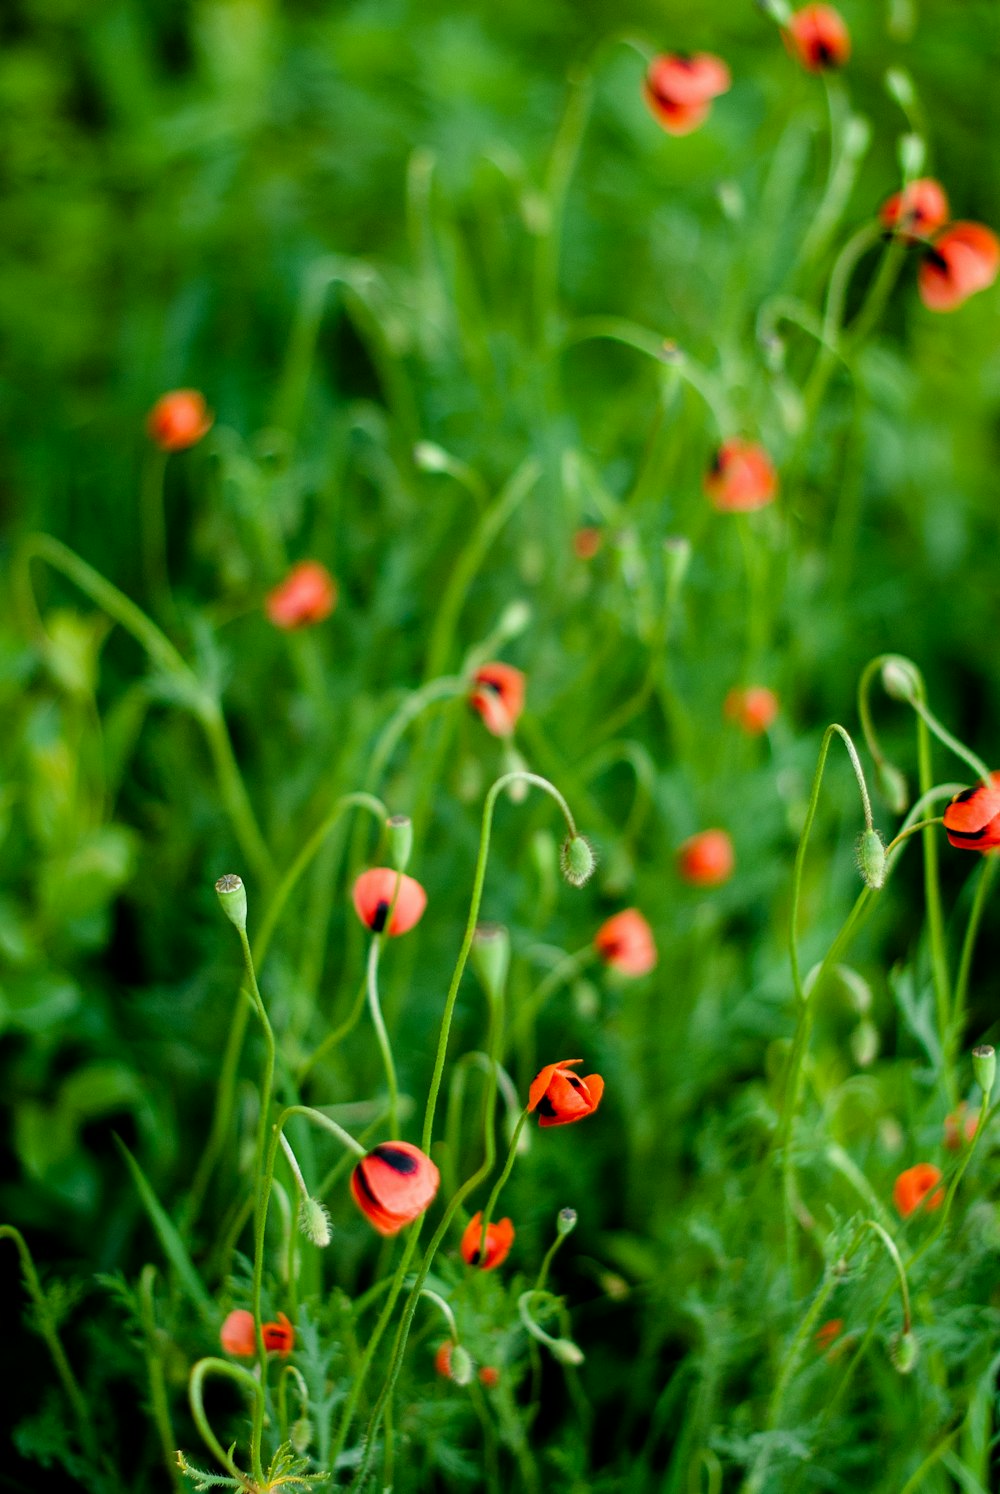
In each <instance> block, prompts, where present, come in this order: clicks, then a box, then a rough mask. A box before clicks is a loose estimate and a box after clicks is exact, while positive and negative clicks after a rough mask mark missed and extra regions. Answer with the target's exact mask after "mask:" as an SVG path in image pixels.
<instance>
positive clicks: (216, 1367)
mask: <svg viewBox="0 0 1000 1494" xmlns="http://www.w3.org/2000/svg"><path fill="white" fill-rule="evenodd" d="M209 1375H220V1376H221V1377H222V1378H223V1379H224V1380H234V1381H235V1382H236V1384H237V1385H240V1386H242V1388H243V1389H244V1390H248V1391H249V1392H250V1394H251V1395H252V1396H253V1407H254V1409H253V1424H254V1426H255V1427H256V1426H258V1424H260V1425H263V1421H264V1388H263V1386H262V1385H261V1384H259V1383H258V1381H256V1380H255V1379H254V1377H253V1375H251V1373H250V1371H249V1370H245V1369H244V1368H243V1366H242V1365H239V1364H230V1362H229V1361H228V1359H214V1358H208V1359H199V1360H198V1363H197V1364H196V1365H195V1366H194V1368H193V1369H192V1370H191V1380H190V1383H189V1385H188V1402H189V1404H190V1406H191V1414H192V1416H193V1417H194V1419H195V1424H196V1426H197V1428H198V1430H199V1432H200V1433H201V1435H202V1440H203V1441H204V1443H205V1445H206V1447H208V1448H209V1449H210V1450H211V1451H212V1452H213V1453H214V1454H215V1456H216V1458H217V1459H218V1460H219V1462H220V1463H221V1464H222V1466H223V1468H225V1470H226V1472H227V1473H229V1474H231V1475H232V1477H233V1478H235V1479H236V1481H237V1483H238V1484H239V1486H240V1488H245V1487H246V1475H245V1474H243V1473H242V1472H241V1471H240V1469H239V1468H238V1467H237V1466H236V1464H235V1463H234V1462H233V1459H232V1458H231V1457H230V1455H229V1453H228V1452H227V1451H226V1449H225V1448H224V1447H223V1446H222V1443H221V1442H220V1441H219V1439H218V1437H216V1435H215V1433H214V1432H213V1430H212V1425H211V1423H210V1421H209V1419H208V1417H207V1416H206V1415H205V1404H204V1397H203V1393H202V1387H203V1385H204V1382H205V1380H206V1378H207V1377H208V1376H209ZM251 1467H252V1470H253V1476H254V1478H255V1479H256V1480H257V1482H258V1484H262V1483H263V1481H264V1470H263V1468H262V1466H261V1462H260V1447H259V1443H258V1449H257V1453H256V1455H254V1454H253V1452H251Z"/></svg>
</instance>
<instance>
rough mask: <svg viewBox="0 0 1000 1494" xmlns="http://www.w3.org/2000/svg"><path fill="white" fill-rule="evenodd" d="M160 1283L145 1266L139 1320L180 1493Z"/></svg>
mask: <svg viewBox="0 0 1000 1494" xmlns="http://www.w3.org/2000/svg"><path fill="white" fill-rule="evenodd" d="M155 1283H156V1267H155V1266H143V1268H142V1274H141V1276H140V1277H139V1293H138V1296H139V1317H140V1322H141V1324H142V1335H143V1348H144V1351H145V1358H146V1372H147V1374H148V1375H149V1405H150V1410H151V1412H152V1415H153V1421H154V1422H155V1423H156V1431H157V1435H158V1436H159V1439H160V1451H161V1452H162V1454H163V1461H164V1464H165V1465H166V1469H167V1477H168V1478H169V1480H170V1482H171V1484H172V1486H173V1488H174V1489H175V1490H177V1491H178V1494H180V1491H181V1490H182V1489H183V1484H182V1481H181V1477H180V1472H179V1470H178V1467H177V1452H176V1449H177V1438H176V1437H175V1436H174V1428H173V1423H172V1421H171V1419H170V1401H169V1398H168V1396H167V1382H166V1378H165V1376H164V1373H163V1364H162V1362H161V1360H160V1353H159V1345H158V1342H157V1341H158V1339H159V1337H160V1330H159V1329H158V1327H157V1325H156V1302H155V1298H154V1288H155Z"/></svg>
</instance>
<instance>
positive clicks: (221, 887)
mask: <svg viewBox="0 0 1000 1494" xmlns="http://www.w3.org/2000/svg"><path fill="white" fill-rule="evenodd" d="M215 891H216V893H217V894H218V898H219V906H220V907H221V909H222V911H223V913H225V915H226V917H227V918H228V919H229V922H230V923H232V924H235V925H236V927H237V928H238V929H239V930H240V931H241V933H242V932H243V931H245V929H246V926H247V890H246V888H245V887H244V886H243V879H242V877H238V876H236V874H235V873H234V872H228V873H227V874H226V876H224V877H220V878H219V880H218V881H217V882H216V884H215Z"/></svg>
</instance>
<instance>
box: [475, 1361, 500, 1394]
mask: <svg viewBox="0 0 1000 1494" xmlns="http://www.w3.org/2000/svg"><path fill="white" fill-rule="evenodd" d="M479 1382H480V1384H481V1385H485V1386H486V1389H487V1390H495V1389H496V1387H497V1386H498V1385H499V1384H500V1371H499V1370H498V1369H497V1367H496V1365H493V1364H484V1365H483V1367H482V1369H481V1370H480V1371H479Z"/></svg>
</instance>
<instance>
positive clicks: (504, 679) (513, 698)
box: [469, 664, 524, 737]
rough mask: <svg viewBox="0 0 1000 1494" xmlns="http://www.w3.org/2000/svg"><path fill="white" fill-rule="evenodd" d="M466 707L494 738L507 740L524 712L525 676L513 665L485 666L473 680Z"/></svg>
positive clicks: (477, 671)
mask: <svg viewBox="0 0 1000 1494" xmlns="http://www.w3.org/2000/svg"><path fill="white" fill-rule="evenodd" d="M472 682H473V684H474V685H475V689H474V690H473V692H472V694H471V695H470V696H469V704H470V705H471V706H472V709H473V710H474V711H478V712H479V714H480V716H482V718H483V725H484V726H485V727H486V730H487V731H490V732H492V733H493V735H494V736H495V737H509V736H510V735H511V733H512V732H513V730H514V727H515V726H516V725H517V719H518V717H519V716H520V714H521V712H522V711H523V710H524V675H523V674H522V673H521V671H520V669H515V668H514V666H513V665H512V664H484V665H483V666H482V668H481V669H477V670H476V672H475V674H474V675H473V676H472Z"/></svg>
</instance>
